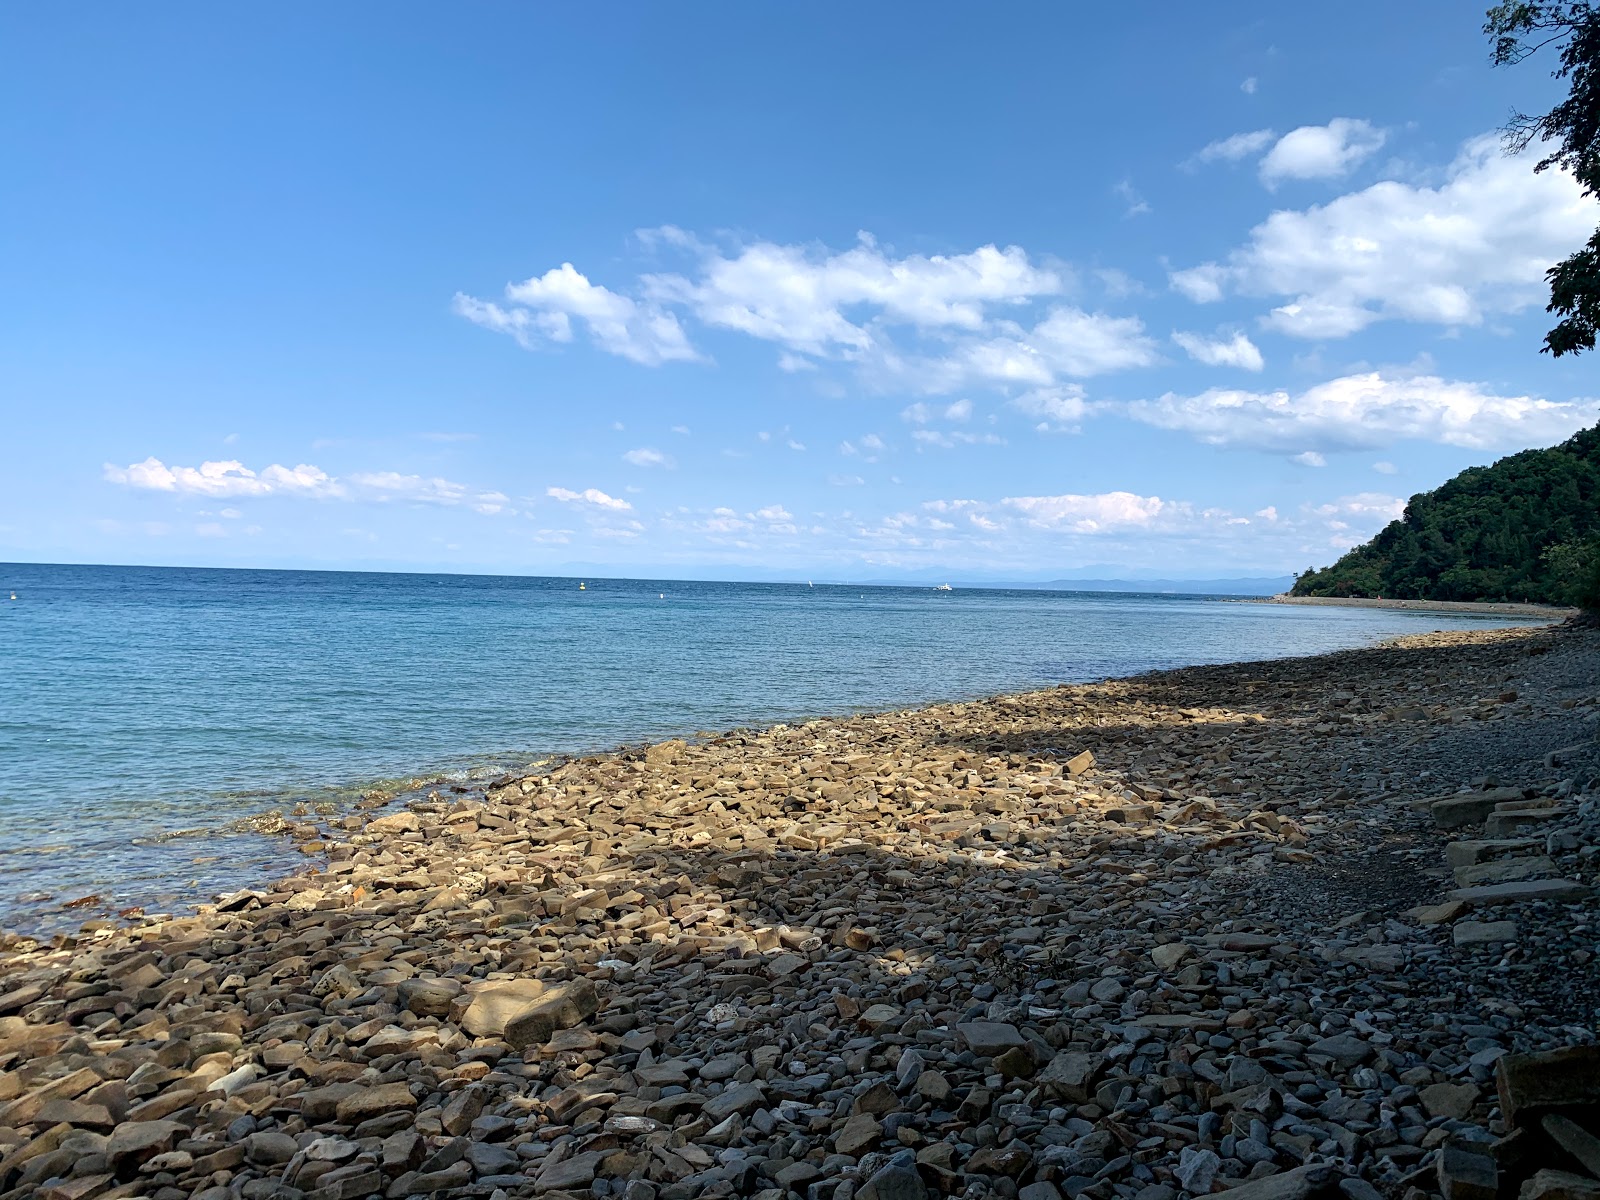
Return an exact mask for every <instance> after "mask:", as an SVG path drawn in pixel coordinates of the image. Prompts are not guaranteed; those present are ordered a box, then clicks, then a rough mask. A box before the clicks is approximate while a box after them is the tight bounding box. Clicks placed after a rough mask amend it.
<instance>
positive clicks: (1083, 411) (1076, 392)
mask: <svg viewBox="0 0 1600 1200" xmlns="http://www.w3.org/2000/svg"><path fill="white" fill-rule="evenodd" d="M1011 407H1012V408H1014V409H1016V410H1017V411H1018V412H1022V413H1026V414H1027V415H1028V416H1030V417H1037V418H1038V419H1039V423H1038V424H1037V425H1036V426H1034V428H1035V429H1037V430H1038V431H1039V432H1041V433H1076V432H1077V431H1078V426H1079V423H1080V422H1082V420H1083V418H1084V417H1086V416H1087V415H1088V414H1089V402H1088V400H1087V399H1085V398H1084V392H1083V388H1082V387H1081V386H1080V385H1078V384H1075V383H1071V384H1066V385H1064V386H1062V387H1053V388H1035V389H1034V390H1033V391H1030V392H1024V393H1023V394H1022V395H1020V396H1018V397H1017V398H1016V399H1014V400H1012V401H1011Z"/></svg>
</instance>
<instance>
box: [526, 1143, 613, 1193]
mask: <svg viewBox="0 0 1600 1200" xmlns="http://www.w3.org/2000/svg"><path fill="white" fill-rule="evenodd" d="M609 1153H611V1152H610V1151H609V1150H587V1151H585V1152H584V1153H582V1154H574V1155H571V1156H570V1157H568V1158H566V1159H564V1160H563V1161H561V1162H554V1163H551V1164H550V1165H549V1166H547V1167H545V1168H543V1169H542V1170H541V1171H540V1172H539V1174H538V1175H537V1176H535V1177H534V1181H533V1190H534V1194H535V1195H539V1196H542V1195H544V1194H545V1193H546V1192H562V1191H569V1190H571V1189H573V1188H584V1187H588V1186H589V1185H590V1184H591V1183H593V1182H594V1178H595V1175H596V1173H597V1172H598V1170H599V1167H600V1163H601V1160H603V1159H604V1158H605V1157H606V1155H607V1154H609Z"/></svg>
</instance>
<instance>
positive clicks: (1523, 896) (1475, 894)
mask: <svg viewBox="0 0 1600 1200" xmlns="http://www.w3.org/2000/svg"><path fill="white" fill-rule="evenodd" d="M1588 896H1589V889H1588V888H1587V887H1585V886H1584V885H1583V884H1581V883H1574V882H1573V881H1572V880H1570V879H1526V880H1521V881H1519V882H1517V883H1486V884H1483V885H1481V886H1479V887H1468V888H1457V889H1456V890H1455V891H1453V892H1451V893H1450V898H1451V899H1452V900H1460V901H1461V902H1462V903H1464V904H1470V905H1472V906H1474V907H1481V906H1484V905H1494V904H1519V903H1521V902H1523V901H1525V900H1549V901H1554V902H1555V903H1558V904H1570V903H1575V902H1577V901H1579V900H1584V899H1587V898H1588Z"/></svg>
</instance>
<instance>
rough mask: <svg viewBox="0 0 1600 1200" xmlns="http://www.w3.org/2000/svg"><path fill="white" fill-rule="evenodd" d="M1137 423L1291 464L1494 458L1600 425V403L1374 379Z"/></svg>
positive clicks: (1170, 405)
mask: <svg viewBox="0 0 1600 1200" xmlns="http://www.w3.org/2000/svg"><path fill="white" fill-rule="evenodd" d="M1126 411H1127V413H1128V415H1129V416H1131V417H1133V418H1134V419H1135V420H1138V421H1143V422H1144V423H1146V424H1148V425H1154V426H1157V427H1159V428H1162V429H1178V430H1183V431H1184V432H1186V433H1190V434H1193V435H1194V436H1195V437H1197V438H1198V439H1199V440H1200V441H1202V442H1206V443H1208V444H1211V445H1216V446H1246V447H1250V448H1253V449H1258V450H1268V451H1273V452H1277V453H1285V454H1303V453H1305V452H1307V451H1312V452H1316V453H1317V454H1325V453H1328V452H1333V451H1339V450H1361V449H1376V448H1378V447H1381V446H1387V445H1390V444H1392V443H1394V442H1397V441H1400V440H1402V439H1407V438H1415V439H1418V440H1422V441H1429V442H1439V443H1443V444H1445V445H1449V446H1463V447H1467V448H1469V449H1474V450H1487V449H1493V448H1497V447H1506V446H1513V445H1515V446H1528V445H1538V444H1544V443H1549V442H1554V441H1557V440H1559V439H1561V438H1563V437H1566V436H1568V435H1570V434H1572V433H1574V432H1576V431H1577V430H1579V429H1581V428H1583V427H1584V426H1585V425H1588V424H1590V423H1591V422H1593V421H1594V420H1595V417H1596V415H1597V414H1600V403H1596V402H1595V401H1592V400H1584V401H1568V402H1557V401H1552V400H1545V399H1542V398H1539V397H1535V396H1501V395H1496V394H1494V393H1492V392H1489V391H1487V390H1485V389H1484V387H1483V386H1482V385H1481V384H1476V383H1462V382H1455V381H1450V380H1445V379H1440V378H1438V377H1436V376H1432V375H1415V376H1394V375H1385V374H1383V373H1382V372H1378V371H1372V372H1368V373H1365V374H1359V375H1347V376H1345V377H1343V378H1341V379H1332V380H1329V381H1328V382H1326V383H1320V384H1317V385H1316V386H1315V387H1311V388H1307V389H1306V390H1305V391H1303V392H1299V393H1290V392H1287V391H1275V392H1250V391H1242V390H1237V389H1230V388H1211V389H1209V390H1208V391H1205V392H1202V393H1200V394H1199V395H1197V396H1180V395H1177V394H1175V393H1172V392H1169V393H1167V394H1166V395H1164V396H1162V397H1160V398H1159V399H1157V400H1143V401H1135V402H1133V403H1132V404H1129V405H1128V406H1127V408H1126Z"/></svg>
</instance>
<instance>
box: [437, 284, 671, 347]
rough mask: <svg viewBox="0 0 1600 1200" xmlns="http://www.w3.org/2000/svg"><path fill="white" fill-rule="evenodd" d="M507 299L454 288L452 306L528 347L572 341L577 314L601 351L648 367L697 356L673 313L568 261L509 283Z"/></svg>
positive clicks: (471, 318)
mask: <svg viewBox="0 0 1600 1200" xmlns="http://www.w3.org/2000/svg"><path fill="white" fill-rule="evenodd" d="M505 299H506V301H507V302H508V303H507V306H506V307H501V306H500V305H498V304H495V303H493V302H492V301H486V300H478V299H475V298H474V297H472V296H468V295H465V294H464V293H459V292H458V293H457V294H456V298H455V310H456V312H457V313H458V314H460V315H461V316H463V317H465V318H467V320H469V321H472V322H473V323H474V324H477V325H481V326H483V327H484V328H485V329H491V330H494V331H495V332H496V333H505V334H509V335H511V336H512V337H514V338H516V340H517V342H518V343H519V344H520V345H522V346H524V347H527V348H529V349H532V348H533V347H535V346H538V345H541V344H544V343H546V342H570V341H572V339H573V332H572V322H573V319H574V318H576V319H577V320H579V321H581V322H582V323H583V325H584V327H585V328H586V329H587V331H588V333H589V336H590V338H591V339H592V340H593V341H594V343H595V345H597V346H599V347H600V348H601V349H602V350H606V351H608V352H610V353H612V354H619V355H621V356H622V357H623V358H631V359H632V360H633V361H634V362H637V363H643V364H644V365H646V366H658V365H660V364H661V363H665V362H674V361H691V360H694V359H697V358H699V357H700V356H699V354H698V353H697V352H696V351H695V349H694V347H693V346H691V345H690V344H689V339H688V336H687V335H686V334H685V333H684V331H683V327H682V326H681V325H680V324H679V323H678V318H677V317H676V316H675V315H674V314H672V313H670V312H668V311H666V310H664V309H662V308H660V307H658V306H656V305H654V304H650V303H641V302H640V301H637V300H634V299H632V298H631V297H628V296H623V295H619V294H618V293H616V292H613V291H611V290H610V289H608V288H604V287H601V286H599V285H598V284H593V283H590V282H589V280H588V278H587V277H585V276H584V275H582V274H580V273H579V272H578V271H577V270H576V269H575V268H574V267H573V265H572V264H571V263H562V264H561V265H560V266H559V267H556V268H553V269H552V270H549V271H546V272H545V273H544V274H543V275H536V276H534V277H533V278H531V279H526V280H524V281H523V282H521V283H510V284H507V285H506V289H505Z"/></svg>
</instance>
